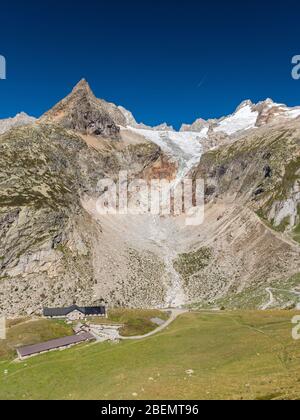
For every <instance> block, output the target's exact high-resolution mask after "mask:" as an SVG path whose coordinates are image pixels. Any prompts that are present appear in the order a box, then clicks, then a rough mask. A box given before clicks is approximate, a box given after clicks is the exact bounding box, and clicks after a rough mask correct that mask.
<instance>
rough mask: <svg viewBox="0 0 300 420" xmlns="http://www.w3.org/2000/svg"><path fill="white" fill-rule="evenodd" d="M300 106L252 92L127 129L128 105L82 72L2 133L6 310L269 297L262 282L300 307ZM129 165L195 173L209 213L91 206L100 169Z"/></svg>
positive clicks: (283, 302) (264, 301)
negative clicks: (99, 93) (216, 109)
mask: <svg viewBox="0 0 300 420" xmlns="http://www.w3.org/2000/svg"><path fill="white" fill-rule="evenodd" d="M267 109H268V110H269V111H267ZM297 115H298V110H297V109H294V110H290V109H286V108H283V106H281V105H278V106H277V105H276V106H275V105H274V104H273V102H271V101H266V102H264V103H261V104H258V105H253V104H252V103H250V102H248V101H247V102H244V103H243V104H242V105H241V106H240V107H239V108H238V109H237V111H236V112H235V113H234V114H233V115H231V116H229V117H225V118H223V119H222V120H220V121H215V120H214V121H213V120H211V121H210V122H209V123H206V122H204V121H198V122H197V123H196V124H195V125H194V127H193V131H192V132H191V131H186V130H187V127H185V128H184V129H183V131H182V132H181V133H176V132H174V131H172V130H170V128H169V127H167V126H164V127H161V130H153V129H145V128H143V129H141V128H140V127H139V126H138V125H137V126H136V127H133V128H132V127H131V128H130V127H129V128H125V127H126V126H128V124H129V121H131V123H130V124H129V125H132V124H133V119H132V118H133V117H132V115H131V114H126V113H125V110H124V109H123V108H120V107H119V108H118V107H116V106H115V105H113V104H109V103H107V102H105V101H102V100H98V99H96V98H95V96H94V95H93V93H92V92H91V90H90V88H89V86H88V84H87V83H86V82H85V81H82V82H80V83H79V85H77V86H76V87H75V89H74V90H73V92H72V93H71V94H70V95H69V96H68V97H67V98H66V99H64V100H63V101H61V102H60V103H59V104H58V105H56V106H55V107H54V108H53V109H52V110H50V111H49V112H48V113H46V114H45V115H44V116H43V117H42V118H41V119H40V120H39V121H37V122H34V123H33V124H31V125H26V126H24V127H20V128H15V129H12V130H10V131H7V132H6V133H5V134H2V135H1V136H0V311H1V312H4V313H5V314H7V315H10V316H12V315H14V316H18V315H22V314H26V313H40V312H41V310H42V307H43V306H60V305H70V304H72V303H73V302H74V301H76V303H78V304H80V305H89V304H98V303H100V302H102V301H107V302H109V304H110V305H123V306H129V307H130V306H131V307H163V306H166V305H171V306H172V305H182V304H190V305H193V306H200V307H207V306H213V307H216V306H222V305H225V306H228V307H233V308H234V307H244V308H245V307H251V308H252V307H255V308H265V307H269V306H268V305H269V303H268V299H269V293H268V292H267V290H269V288H270V287H271V288H274V290H278V296H277V299H275V300H274V301H272V305H274V306H278V307H286V306H289V305H290V306H293V305H296V304H297V299H298V295H299V294H297V292H295V287H296V286H297V280H295V277H294V276H295V275H297V273H299V271H300V258H299V257H300V255H299V254H300V247H299V232H300V226H299V223H300V215H299V203H300V186H299V176H300V166H299V165H300V160H299V155H300V123H299V120H297ZM31 122H32V121H31ZM253 124H254V126H252V125H253ZM198 127H199V130H200V133H199V132H197V128H198ZM191 129H192V128H191ZM124 170H126V171H128V176H129V180H133V179H136V178H143V179H145V180H146V181H148V182H149V181H151V180H152V179H167V180H169V181H171V182H172V183H174V182H175V183H176V182H180V180H181V179H182V177H184V176H187V174H188V173H189V176H190V177H192V178H194V179H197V178H203V179H204V180H205V201H206V205H205V222H204V224H203V225H200V226H197V227H190V226H186V225H185V223H184V217H173V216H163V217H161V216H158V215H147V214H145V215H140V216H136V215H123V216H122V215H118V216H116V215H109V214H107V215H103V214H99V212H98V211H97V200H98V198H99V194H102V193H103V192H99V188H98V181H99V180H101V179H104V178H107V177H109V178H111V179H112V180H116V181H117V179H118V176H119V172H120V171H124ZM130 198H131V197H130V195H129V199H130ZM291 279H292V280H291ZM296 279H297V277H296ZM282 289H284V290H285V294H284V295H282V293H283V292H282ZM280 290H281V292H280ZM280 293H281V294H280ZM274 295H275V292H274Z"/></svg>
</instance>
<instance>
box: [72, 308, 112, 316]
mask: <svg viewBox="0 0 300 420" xmlns="http://www.w3.org/2000/svg"><path fill="white" fill-rule="evenodd" d="M78 309H79V311H80V312H82V313H83V314H84V315H89V316H91V315H105V313H106V309H105V306H92V307H84V308H78Z"/></svg>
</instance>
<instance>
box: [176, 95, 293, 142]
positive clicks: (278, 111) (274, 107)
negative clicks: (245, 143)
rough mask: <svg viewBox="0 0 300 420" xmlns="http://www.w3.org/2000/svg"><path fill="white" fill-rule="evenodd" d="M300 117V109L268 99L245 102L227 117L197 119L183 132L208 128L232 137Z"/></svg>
mask: <svg viewBox="0 0 300 420" xmlns="http://www.w3.org/2000/svg"><path fill="white" fill-rule="evenodd" d="M299 116H300V107H294V108H289V107H287V106H286V105H284V104H277V103H275V102H273V101H272V99H266V100H265V101H263V102H259V103H258V104H253V103H252V102H251V101H249V100H248V101H244V102H242V103H241V105H240V106H239V107H238V108H237V109H236V111H235V112H234V113H233V114H231V115H229V116H226V117H223V118H220V119H215V120H208V121H205V120H203V119H197V120H196V121H195V122H194V123H193V124H191V125H188V124H183V125H182V127H181V130H180V131H181V132H185V131H198V132H200V131H202V130H203V128H204V127H208V128H209V131H210V132H211V133H221V132H222V133H224V134H226V135H228V136H232V135H234V134H236V133H239V132H242V131H245V130H249V129H253V128H255V127H261V126H262V125H265V124H271V123H274V122H275V123H277V122H278V123H279V122H281V121H285V120H288V119H290V120H292V119H295V118H298V117H299Z"/></svg>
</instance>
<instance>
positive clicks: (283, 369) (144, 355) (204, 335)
mask: <svg viewBox="0 0 300 420" xmlns="http://www.w3.org/2000/svg"><path fill="white" fill-rule="evenodd" d="M294 315H295V312H289V311H270V312H259V311H249V312H222V313H220V312H217V313H213V312H202V313H201V312H199V313H196V312H194V313H193V312H191V313H187V314H185V315H182V316H181V317H180V318H178V319H177V320H176V321H175V322H174V323H173V324H172V325H170V326H169V327H168V328H167V329H166V330H164V331H162V332H161V333H159V334H158V335H156V336H153V337H150V338H147V339H144V340H141V341H124V342H121V343H119V344H112V343H104V344H89V345H82V346H78V347H74V348H72V349H70V350H66V351H61V352H51V353H48V354H44V355H41V356H38V357H34V358H31V359H28V360H26V361H24V362H12V361H11V359H10V360H4V359H2V361H0V399H51V400H53V399H70V400H72V399H99V400H104V399H157V400H159V399H175V400H176V399H245V400H247V399H266V400H270V399H299V398H300V341H294V340H293V339H292V335H291V332H292V324H291V319H292V317H293V316H294Z"/></svg>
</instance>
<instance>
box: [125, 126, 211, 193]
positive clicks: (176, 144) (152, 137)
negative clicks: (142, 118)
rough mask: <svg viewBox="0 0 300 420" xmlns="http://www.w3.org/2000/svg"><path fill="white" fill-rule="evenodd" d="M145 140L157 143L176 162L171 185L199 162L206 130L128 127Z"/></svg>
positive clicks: (180, 179) (176, 182) (174, 184)
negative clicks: (174, 177) (175, 173)
mask: <svg viewBox="0 0 300 420" xmlns="http://www.w3.org/2000/svg"><path fill="white" fill-rule="evenodd" d="M129 129H130V130H132V131H134V132H136V133H138V134H140V135H141V136H143V137H145V138H146V139H147V140H149V141H151V142H153V143H155V144H157V145H158V146H159V147H160V148H161V149H162V150H163V151H164V152H165V153H166V154H167V155H168V156H170V157H171V158H172V159H174V161H176V162H177V163H178V172H177V176H176V180H175V181H174V183H173V186H176V185H177V184H178V183H179V182H181V181H182V180H183V179H184V178H185V177H186V175H187V174H188V173H189V172H190V170H191V169H192V168H193V167H194V166H195V165H197V164H198V163H199V162H200V159H201V156H202V153H203V147H202V141H203V140H204V139H206V138H207V132H206V131H205V130H204V131H203V132H201V133H194V132H176V131H154V130H145V129H137V128H131V127H130V128H129Z"/></svg>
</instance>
